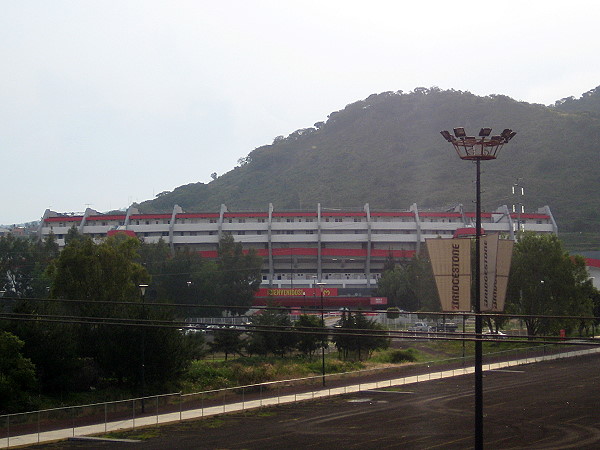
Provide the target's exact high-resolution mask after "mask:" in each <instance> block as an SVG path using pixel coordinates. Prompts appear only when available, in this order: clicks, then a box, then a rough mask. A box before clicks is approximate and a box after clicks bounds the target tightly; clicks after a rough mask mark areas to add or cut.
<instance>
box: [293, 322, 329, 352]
mask: <svg viewBox="0 0 600 450" xmlns="http://www.w3.org/2000/svg"><path fill="white" fill-rule="evenodd" d="M294 329H295V330H296V331H298V332H299V333H298V338H297V339H298V343H297V347H298V350H299V351H300V352H302V353H303V354H304V355H307V356H310V357H312V356H313V355H314V353H315V351H317V350H318V349H319V348H321V345H323V340H324V339H326V338H325V333H326V331H325V325H324V324H323V322H321V319H320V318H319V317H317V316H311V315H308V314H302V315H301V316H300V317H299V318H298V320H297V321H296V323H295V324H294Z"/></svg>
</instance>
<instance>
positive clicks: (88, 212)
mask: <svg viewBox="0 0 600 450" xmlns="http://www.w3.org/2000/svg"><path fill="white" fill-rule="evenodd" d="M94 214H98V211H94V210H93V209H92V208H85V212H84V213H83V217H82V218H81V222H80V223H79V229H78V231H79V232H80V233H81V234H83V227H85V222H86V221H87V218H88V217H89V216H91V215H94Z"/></svg>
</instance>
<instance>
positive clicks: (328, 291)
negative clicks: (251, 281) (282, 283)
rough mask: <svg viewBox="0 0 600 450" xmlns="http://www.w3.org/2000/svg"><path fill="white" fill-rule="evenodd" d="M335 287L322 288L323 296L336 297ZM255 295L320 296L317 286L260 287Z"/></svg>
mask: <svg viewBox="0 0 600 450" xmlns="http://www.w3.org/2000/svg"><path fill="white" fill-rule="evenodd" d="M337 295H338V290H337V288H323V297H336V296H337ZM255 296H256V297H311V296H312V297H320V296H321V289H318V288H260V289H259V290H258V292H257V293H256V295H255Z"/></svg>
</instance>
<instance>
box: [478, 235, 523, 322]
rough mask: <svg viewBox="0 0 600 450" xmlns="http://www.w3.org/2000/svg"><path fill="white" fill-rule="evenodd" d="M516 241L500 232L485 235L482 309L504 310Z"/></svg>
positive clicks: (482, 252) (481, 270) (481, 243)
mask: <svg viewBox="0 0 600 450" xmlns="http://www.w3.org/2000/svg"><path fill="white" fill-rule="evenodd" d="M513 245H514V242H513V241H511V240H508V239H499V235H498V234H491V235H487V236H483V237H482V238H481V242H480V248H481V265H480V272H479V273H480V282H481V285H480V289H481V290H480V296H481V304H480V310H481V311H482V312H483V311H493V312H501V311H504V302H505V299H506V287H507V285H508V274H509V272H510V262H511V259H512V250H513Z"/></svg>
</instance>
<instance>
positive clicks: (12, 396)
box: [0, 331, 37, 414]
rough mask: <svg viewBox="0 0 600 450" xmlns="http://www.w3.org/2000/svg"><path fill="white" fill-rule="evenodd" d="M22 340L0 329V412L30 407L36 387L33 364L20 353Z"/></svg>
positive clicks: (16, 410) (32, 404) (33, 403)
mask: <svg viewBox="0 0 600 450" xmlns="http://www.w3.org/2000/svg"><path fill="white" fill-rule="evenodd" d="M23 345H24V344H23V341H21V340H20V339H19V338H18V337H17V336H15V335H14V334H12V333H8V332H6V331H0V355H2V357H1V358H0V414H7V413H11V412H18V411H24V410H27V409H31V408H32V407H33V406H34V405H35V402H34V400H33V394H35V391H36V387H37V380H36V376H35V366H34V365H33V363H32V362H31V360H29V359H28V358H25V357H24V356H23V353H22V351H21V350H22V348H23Z"/></svg>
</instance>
